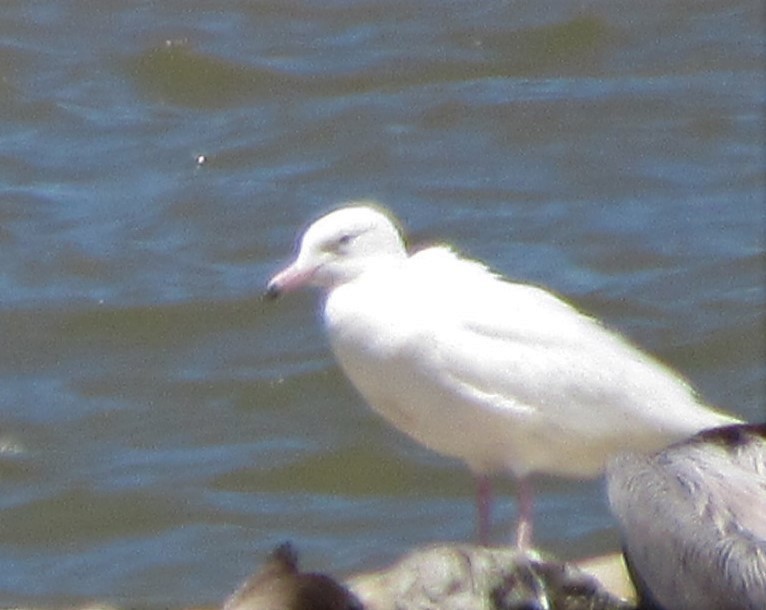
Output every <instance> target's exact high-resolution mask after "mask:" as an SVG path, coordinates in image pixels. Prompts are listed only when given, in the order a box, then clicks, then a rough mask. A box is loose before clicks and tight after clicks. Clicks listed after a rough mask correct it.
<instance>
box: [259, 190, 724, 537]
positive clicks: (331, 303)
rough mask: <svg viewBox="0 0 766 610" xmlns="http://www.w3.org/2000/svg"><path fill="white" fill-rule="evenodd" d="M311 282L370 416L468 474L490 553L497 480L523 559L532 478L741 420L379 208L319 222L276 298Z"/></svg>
mask: <svg viewBox="0 0 766 610" xmlns="http://www.w3.org/2000/svg"><path fill="white" fill-rule="evenodd" d="M303 285H313V286H318V287H320V288H322V289H323V290H324V293H325V296H326V299H325V303H324V322H325V326H326V328H327V332H328V334H329V337H330V342H331V345H332V349H333V352H334V353H335V356H336V358H337V360H338V362H339V364H340V366H341V368H342V369H343V371H344V372H345V374H346V375H347V376H348V378H349V379H350V380H351V382H352V384H353V385H354V386H355V387H356V389H357V390H358V391H359V393H360V394H361V395H362V396H363V397H364V399H365V400H366V401H367V402H368V403H369V405H370V406H371V407H372V408H373V409H374V410H375V411H377V412H378V413H379V414H380V415H382V416H383V417H384V418H385V419H387V420H388V421H389V422H390V423H391V424H393V425H394V426H395V427H397V428H398V429H399V430H401V431H402V432H405V433H406V434H408V435H409V436H411V437H412V438H414V439H415V440H417V441H418V442H420V443H422V444H423V445H425V446H426V447H428V448H430V449H432V450H434V451H436V452H439V453H441V454H444V455H449V456H454V457H457V458H460V459H462V460H463V461H465V463H466V464H467V465H468V467H469V468H470V470H471V472H472V473H473V474H474V476H475V477H476V480H477V485H478V487H477V508H478V531H479V538H480V540H481V541H482V542H486V541H487V537H488V532H489V525H490V502H491V499H490V491H491V490H490V483H489V477H490V475H492V474H494V473H497V472H509V473H511V475H513V477H514V478H515V479H516V482H517V492H518V498H519V504H518V514H519V517H518V524H517V532H516V535H517V538H516V541H517V545H518V546H519V547H520V548H525V547H527V546H528V545H529V544H530V543H531V537H532V490H531V487H530V484H529V480H528V479H529V476H530V475H532V474H535V473H545V474H551V475H559V476H566V477H574V478H588V477H595V476H598V475H600V474H601V473H602V472H603V470H604V468H605V465H606V462H607V461H608V459H609V458H610V457H612V456H613V455H615V454H616V453H619V452H622V451H639V452H649V451H655V450H658V449H660V448H662V447H664V446H666V445H667V444H669V443H671V442H673V441H675V440H678V439H681V438H685V437H688V436H690V435H692V434H694V433H696V432H697V431H699V430H702V429H705V428H711V427H715V426H719V425H725V424H729V423H732V422H735V421H736V420H734V419H733V418H730V417H728V416H725V415H722V414H720V413H717V412H715V411H714V410H712V409H711V408H709V407H707V406H705V405H703V404H702V403H701V402H699V400H698V398H697V396H696V395H695V393H694V392H693V390H692V389H691V388H690V387H689V385H688V384H687V383H686V382H685V381H684V380H683V379H681V378H680V377H679V376H678V375H676V374H675V373H674V372H673V371H671V370H670V369H668V368H667V367H665V366H663V365H662V364H660V363H659V362H657V361H656V360H654V359H652V358H651V357H650V356H647V355H646V354H644V353H642V352H641V351H639V350H638V349H637V348H636V347H634V346H633V345H631V344H630V343H629V342H628V341H626V340H625V339H624V338H622V337H621V336H619V335H617V334H615V333H614V332H611V331H609V330H607V329H606V328H605V327H604V326H602V325H601V324H600V323H599V322H597V321H596V320H594V319H592V318H590V317H587V316H586V315H583V314H582V313H580V312H579V311H577V310H576V309H575V308H573V307H572V306H571V305H569V304H567V303H566V302H564V301H563V300H561V299H559V298H558V297H556V296H554V295H553V294H551V293H549V292H547V291H545V290H543V289H541V288H538V287H535V286H530V285H527V284H518V283H512V282H509V281H506V280H503V279H502V278H500V277H499V276H497V275H495V274H494V273H492V272H490V271H489V270H488V269H487V268H486V267H485V266H484V265H482V264H481V263H478V262H475V261H471V260H467V259H464V258H461V257H459V256H458V255H457V254H455V253H454V252H453V251H452V250H450V249H449V248H447V247H443V246H437V247H430V248H427V249H425V250H422V251H419V252H417V253H414V254H412V255H409V254H408V253H407V251H406V249H405V246H404V242H403V240H402V237H401V234H400V232H399V230H398V229H397V226H396V223H395V221H394V220H393V219H392V218H391V217H390V216H389V214H388V213H387V212H386V211H385V210H383V209H382V208H380V207H378V206H376V205H374V204H369V203H366V202H362V203H359V204H355V205H351V206H349V207H344V208H341V209H339V210H336V211H334V212H331V213H330V214H327V215H326V216H324V217H322V218H320V219H319V220H317V221H316V222H315V223H314V224H312V225H311V226H310V227H309V228H308V229H307V230H306V232H305V233H304V235H303V237H302V239H301V243H300V251H299V253H298V256H297V258H296V260H295V261H294V262H293V263H292V264H291V265H290V266H289V267H287V268H286V269H284V270H283V271H281V272H280V273H278V274H277V275H276V276H275V277H274V278H272V279H271V281H270V282H269V284H268V288H267V294H268V295H269V296H271V297H276V296H278V295H280V294H282V293H284V292H289V291H291V290H293V289H296V288H298V287H300V286H303Z"/></svg>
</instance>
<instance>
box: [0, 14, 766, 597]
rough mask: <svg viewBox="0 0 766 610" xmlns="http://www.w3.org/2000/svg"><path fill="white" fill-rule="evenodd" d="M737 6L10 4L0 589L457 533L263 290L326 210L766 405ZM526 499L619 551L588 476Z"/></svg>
mask: <svg viewBox="0 0 766 610" xmlns="http://www.w3.org/2000/svg"><path fill="white" fill-rule="evenodd" d="M763 19H764V15H763V6H762V3H760V2H758V1H757V0H734V1H723V0H716V1H712V0H711V1H705V0H703V1H699V2H672V3H671V2H657V1H649V2H633V1H627V0H617V1H612V2H606V1H600V0H594V1H591V2H580V3H573V2H568V1H565V0H556V1H549V2H496V1H490V2H482V3H476V2H467V1H466V2H444V1H442V2H436V1H422V2H411V1H409V0H408V1H406V2H399V1H391V2H375V1H363V2H349V1H345V2H344V1H333V2H324V3H318V2H311V1H307V0H288V1H286V2H285V1H283V0H279V1H277V0H265V1H261V2H257V1H255V0H252V1H247V0H239V1H234V0H232V1H229V2H211V1H205V0H165V1H163V2H153V1H149V0H145V1H135V2H114V1H111V0H103V1H102V0H98V1H96V0H93V1H85V0H72V1H71V2H58V1H56V0H31V1H30V0H4V1H3V2H2V4H1V5H0V290H1V291H2V292H1V293H0V329H1V331H2V338H3V346H2V347H3V349H2V350H1V351H0V375H2V377H1V378H0V379H1V381H2V392H1V393H0V441H2V445H1V447H2V450H3V452H2V454H0V605H7V604H12V603H20V602H32V603H44V602H56V601H61V600H64V599H89V598H94V597H96V598H101V599H108V600H112V601H115V602H117V603H126V602H128V601H130V602H132V603H136V604H140V605H156V606H159V605H167V606H179V605H181V604H187V603H205V602H207V603H211V602H215V601H217V600H219V599H220V598H221V597H222V596H223V595H224V594H225V593H226V592H227V591H229V590H231V589H232V588H233V587H234V586H235V585H236V584H237V583H238V581H239V580H240V579H241V578H242V577H244V576H245V575H246V574H247V573H249V572H250V570H251V569H252V568H253V567H254V566H255V565H256V564H257V563H258V562H259V561H260V559H261V558H262V557H263V555H264V553H265V552H266V551H267V550H268V549H270V548H271V547H272V546H273V545H275V544H276V543H278V542H280V541H282V540H284V539H288V538H289V539H292V540H294V541H295V542H296V543H297V544H298V546H299V548H301V549H302V550H303V555H304V563H305V564H306V566H307V567H310V568H325V569H328V570H331V571H334V572H337V573H343V572H346V571H350V570H353V569H357V568H369V567H374V566H377V565H381V564H382V563H384V562H385V561H387V560H389V559H391V558H393V557H395V556H397V555H398V554H400V553H401V552H403V551H404V550H406V549H408V548H410V547H412V546H414V545H417V544H421V543H425V542H429V541H433V540H442V539H458V540H469V539H470V538H471V537H472V534H473V525H474V510H473V498H472V491H473V489H472V486H471V482H470V479H469V477H468V475H467V473H466V472H465V470H464V469H463V468H462V466H461V465H459V464H456V463H454V462H451V461H448V460H444V459H442V458H439V457H436V456H434V455H431V454H429V453H427V452H425V451H424V450H422V449H420V448H418V447H416V446H414V445H413V444H412V443H410V442H409V441H407V440H406V439H404V438H402V437H401V436H399V435H398V434H397V433H395V432H393V431H392V430H390V429H389V428H387V427H386V425H385V424H383V423H382V422H381V421H379V420H378V419H377V418H376V417H375V416H374V415H373V414H372V413H370V412H369V411H368V410H367V409H366V408H365V407H364V405H363V404H362V402H361V400H360V399H359V398H358V397H357V396H356V395H355V394H354V392H353V391H352V390H351V389H350V387H349V386H348V384H347V383H346V382H345V381H344V379H343V378H342V377H341V375H340V374H339V373H338V371H337V369H336V368H335V366H334V364H333V361H332V358H331V355H330V353H329V351H328V348H327V344H326V342H325V340H324V338H323V336H322V333H321V329H320V328H319V324H318V323H317V315H316V309H317V299H316V295H312V294H303V295H296V296H295V297H293V298H290V299H286V300H284V301H281V302H279V303H277V304H265V303H263V302H261V301H260V295H261V292H262V290H263V287H264V284H265V282H266V280H267V279H268V277H269V276H270V275H271V274H272V273H273V272H274V271H275V270H277V269H278V268H279V267H280V266H281V265H282V264H283V263H284V262H286V260H287V259H288V258H289V257H290V256H291V255H292V250H293V246H294V243H295V236H296V233H297V232H298V231H299V230H300V228H301V227H302V226H304V225H305V223H306V222H308V221H310V220H312V219H313V218H315V217H317V216H318V215H320V214H321V213H322V212H324V211H325V210H327V209H328V208H330V207H332V206H334V205H335V204H337V203H338V202H340V201H343V200H348V199H351V198H358V197H374V198H377V199H379V200H380V201H382V202H383V203H385V204H386V205H388V206H389V207H391V208H392V209H393V210H394V211H395V212H396V214H397V215H398V216H399V217H400V218H401V219H402V222H403V223H404V224H405V226H406V227H407V228H408V230H409V232H410V235H411V241H412V242H413V243H418V242H431V241H435V240H445V241H449V242H451V243H453V244H454V245H455V246H456V247H457V248H459V249H461V250H462V251H464V252H466V253H468V254H470V255H471V256H474V257H477V258H481V259H483V260H485V261H487V262H488V263H489V264H490V265H491V266H492V267H493V268H495V269H496V270H498V271H500V272H502V273H504V274H506V275H509V276H513V277H517V278H522V279H524V280H527V281H531V282H535V283H541V284H544V285H546V286H549V287H551V288H552V289H554V290H556V291H558V292H560V293H562V294H564V295H566V296H567V297H568V298H569V299H570V300H572V301H573V302H575V303H576V304H578V305H579V306H580V307H582V308H584V309H586V310H587V311H589V312H591V313H593V314H595V315H597V316H599V317H602V318H603V319H605V320H606V321H607V322H608V323H609V324H610V325H611V326H613V327H616V328H618V329H620V330H622V331H623V332H625V333H627V334H628V335H629V336H631V337H632V338H633V339H634V340H635V341H636V342H638V343H639V344H640V345H642V346H644V347H645V348H646V349H648V350H650V351H651V352H653V353H655V354H657V355H659V356H660V357H661V358H662V359H664V360H665V361H667V362H669V363H670V364H672V365H673V366H675V367H676V368H678V369H679V370H681V371H682V372H683V373H684V374H685V375H686V376H688V377H689V378H690V379H691V380H692V382H693V383H694V384H695V385H696V386H697V387H698V388H699V390H700V391H701V393H702V394H703V395H704V396H705V397H706V398H707V399H708V400H709V401H711V402H713V403H715V404H719V405H721V406H724V407H726V408H727V409H730V410H731V411H732V412H734V413H736V414H738V415H740V416H742V417H745V418H747V419H750V420H754V419H764V417H765V415H764V408H765V407H764V384H765V383H766V364H765V358H764V351H765V346H764V341H765V340H764V324H765V322H766V320H765V318H764V316H765V315H766V314H765V310H766V289H765V288H764V283H763V282H764V261H765V252H766V247H765V245H764V233H765V232H766V222H765V221H764V210H763V205H764V204H763V199H764V191H765V186H764V167H766V163H765V158H764V130H763V128H764V124H763V110H764V102H765V101H766V78H764V72H763V60H764V35H763V31H762V27H763V22H764V21H763ZM201 155H202V156H204V157H205V161H204V162H201V163H200V162H199V161H198V158H199V157H200V156H201ZM502 490H503V496H502V503H501V507H500V514H499V515H498V517H499V518H498V525H497V531H496V535H497V538H498V539H503V538H504V537H506V538H507V537H509V536H510V533H509V532H510V528H511V525H512V523H513V519H514V512H513V503H512V500H511V498H512V495H511V492H512V487H511V486H509V485H505V486H504V487H503V488H502ZM537 511H538V515H537V517H538V529H537V540H538V542H539V543H540V544H541V546H543V547H544V548H546V549H549V550H552V551H554V552H556V553H559V554H562V555H564V556H567V557H572V556H578V555H582V554H587V553H595V552H600V551H610V550H614V549H615V548H616V544H617V542H616V536H615V534H614V530H613V521H612V520H611V518H610V517H609V515H608V512H607V510H606V508H605V502H604V500H603V493H602V488H601V485H600V483H589V484H580V483H575V482H564V483H561V482H555V481H545V482H543V483H542V484H541V493H540V496H539V502H538V504H537Z"/></svg>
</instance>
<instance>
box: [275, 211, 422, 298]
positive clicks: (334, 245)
mask: <svg viewBox="0 0 766 610" xmlns="http://www.w3.org/2000/svg"><path fill="white" fill-rule="evenodd" d="M406 257H407V252H406V250H405V247H404V242H403V240H402V237H401V234H400V232H399V230H398V229H397V227H396V225H395V223H394V221H393V220H392V219H391V218H390V217H389V216H388V215H387V214H386V213H385V212H384V211H383V210H381V209H380V208H378V207H377V206H375V205H374V204H370V203H359V204H353V205H351V206H349V207H344V208H340V209H338V210H335V211H334V212H330V213H329V214H327V215H326V216H323V217H322V218H320V219H319V220H317V221H316V222H314V223H313V224H312V225H311V226H309V228H308V229H306V232H305V233H304V234H303V237H302V238H301V241H300V248H299V249H298V256H297V257H296V259H295V260H294V261H293V262H292V263H291V264H290V265H289V266H288V267H287V268H285V269H283V270H282V271H280V272H279V273H277V275H275V276H274V277H273V278H272V279H271V280H270V281H269V283H268V286H267V288H266V296H267V297H268V298H272V299H273V298H276V297H278V296H280V295H281V294H282V293H285V292H290V291H292V290H295V289H297V288H300V287H302V286H305V285H309V286H317V287H320V288H323V289H325V290H327V291H330V290H332V289H333V288H336V287H337V286H340V285H342V284H345V283H347V282H350V281H352V280H354V279H356V278H357V277H358V276H359V275H361V274H362V273H364V272H365V271H368V270H369V269H371V268H373V267H375V266H377V265H379V264H381V263H390V262H396V261H401V260H403V259H405V258H406Z"/></svg>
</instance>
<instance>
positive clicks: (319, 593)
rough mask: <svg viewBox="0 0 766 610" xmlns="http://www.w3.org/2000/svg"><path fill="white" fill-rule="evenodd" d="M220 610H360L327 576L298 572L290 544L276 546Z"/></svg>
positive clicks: (296, 559)
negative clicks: (259, 569) (256, 571)
mask: <svg viewBox="0 0 766 610" xmlns="http://www.w3.org/2000/svg"><path fill="white" fill-rule="evenodd" d="M223 610H364V608H363V606H362V604H361V602H359V601H358V600H357V599H356V597H354V595H353V594H352V593H351V592H350V591H349V590H348V589H346V588H345V587H344V586H343V585H341V584H340V583H338V582H336V581H335V580H333V579H332V578H330V577H329V576H326V575H324V574H317V573H313V572H312V573H305V572H300V571H299V570H298V554H297V552H296V550H295V548H294V547H293V546H292V545H291V544H290V543H284V544H282V545H280V546H278V547H277V548H276V549H274V551H273V552H272V554H271V557H270V558H269V560H268V561H267V562H266V564H265V565H264V566H263V568H262V569H261V571H260V572H258V573H256V574H254V575H253V576H251V577H250V578H248V579H247V580H246V581H245V582H244V583H243V584H242V586H240V588H239V589H237V590H236V591H235V592H234V593H233V594H232V595H231V596H230V597H229V598H228V599H227V600H226V602H225V603H224V605H223Z"/></svg>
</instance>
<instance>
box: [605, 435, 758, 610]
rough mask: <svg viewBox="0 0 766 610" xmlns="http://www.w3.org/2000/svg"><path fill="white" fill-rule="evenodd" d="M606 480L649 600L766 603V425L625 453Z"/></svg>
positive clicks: (753, 607) (692, 605)
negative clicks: (647, 452)
mask: <svg viewBox="0 0 766 610" xmlns="http://www.w3.org/2000/svg"><path fill="white" fill-rule="evenodd" d="M607 482H608V490H609V503H610V505H611V507H612V512H613V513H614V514H615V516H616V517H617V519H618V520H619V522H620V527H621V530H622V537H623V544H624V552H625V557H626V563H627V564H628V567H629V570H630V571H631V575H632V577H633V580H634V583H635V584H636V588H637V589H638V592H639V596H640V598H641V601H642V605H641V608H647V609H652V610H764V609H766V424H760V425H755V424H752V425H747V424H744V425H735V426H726V427H724V428H718V429H715V430H708V431H705V432H701V433H700V434H697V435H696V436H694V437H693V438H691V439H689V440H687V441H684V442H681V443H677V444H675V445H673V446H671V447H669V448H667V449H666V450H664V451H662V452H660V453H657V454H655V455H652V456H640V455H624V456H621V457H619V458H616V459H615V460H613V461H612V462H611V463H610V465H609V468H608V471H607Z"/></svg>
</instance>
